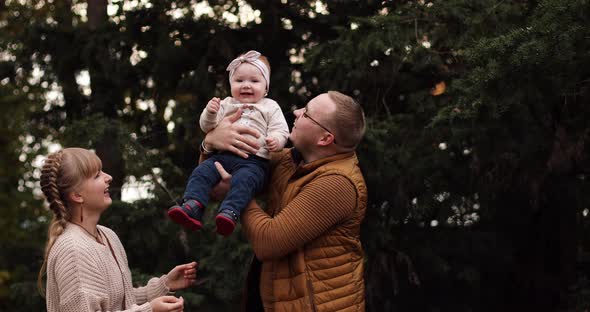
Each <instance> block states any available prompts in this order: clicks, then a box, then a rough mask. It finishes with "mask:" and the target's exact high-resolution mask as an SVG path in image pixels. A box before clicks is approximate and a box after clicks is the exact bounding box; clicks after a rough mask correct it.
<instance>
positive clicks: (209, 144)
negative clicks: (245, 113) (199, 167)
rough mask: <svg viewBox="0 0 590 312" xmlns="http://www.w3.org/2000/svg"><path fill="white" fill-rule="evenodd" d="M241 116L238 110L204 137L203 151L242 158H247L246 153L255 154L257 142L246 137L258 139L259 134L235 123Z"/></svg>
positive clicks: (240, 111) (240, 110) (257, 147)
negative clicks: (212, 151) (227, 153)
mask: <svg viewBox="0 0 590 312" xmlns="http://www.w3.org/2000/svg"><path fill="white" fill-rule="evenodd" d="M241 116H242V109H241V108H240V109H238V111H236V112H235V113H234V114H233V115H231V116H227V117H225V118H223V119H222V120H221V121H220V122H219V124H218V125H217V127H215V128H214V129H213V130H211V131H209V132H208V133H207V135H206V136H205V139H204V141H203V146H204V147H205V149H206V150H217V151H227V152H231V153H233V154H236V155H238V156H240V157H243V158H248V154H247V153H251V154H256V153H257V152H258V149H259V148H260V146H259V145H258V142H257V141H256V140H255V139H253V138H251V137H248V136H246V135H248V134H249V135H251V136H254V137H256V138H258V137H260V133H258V131H256V130H255V129H253V128H250V127H247V126H244V125H240V124H238V123H236V121H238V120H239V119H240V117H241Z"/></svg>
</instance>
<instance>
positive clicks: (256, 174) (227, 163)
mask: <svg viewBox="0 0 590 312" xmlns="http://www.w3.org/2000/svg"><path fill="white" fill-rule="evenodd" d="M216 161H217V162H219V163H220V164H221V165H222V166H223V168H225V170H226V171H227V172H229V173H230V174H231V175H232V178H231V189H230V191H229V193H228V194H227V196H226V197H225V199H224V200H223V202H222V203H221V204H220V205H219V211H221V210H223V209H230V210H232V211H233V212H234V213H235V214H236V215H238V216H239V215H240V214H241V212H242V210H243V209H244V208H245V207H246V205H248V203H249V202H250V200H251V199H252V198H253V197H254V195H255V194H256V193H258V192H260V191H261V190H262V188H263V187H264V183H265V180H266V177H267V175H268V171H269V164H268V160H267V159H264V158H262V157H258V156H256V155H248V159H244V158H242V157H240V156H237V155H234V154H232V153H229V152H223V153H218V154H213V155H212V156H211V157H209V158H208V159H207V160H205V161H204V162H202V163H201V164H200V165H199V166H198V167H197V168H195V170H193V173H192V174H191V176H190V178H189V180H188V184H187V186H186V190H185V192H184V196H183V197H184V200H188V199H194V200H196V201H198V202H199V203H201V205H203V207H206V206H207V203H208V202H209V191H211V189H212V188H213V187H214V186H215V185H216V184H217V183H218V182H219V181H220V180H221V175H219V172H218V171H217V168H215V162H216Z"/></svg>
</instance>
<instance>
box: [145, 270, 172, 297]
mask: <svg viewBox="0 0 590 312" xmlns="http://www.w3.org/2000/svg"><path fill="white" fill-rule="evenodd" d="M167 280H168V276H167V275H166V274H164V275H162V276H160V278H152V279H151V280H150V281H149V282H148V285H147V286H148V288H147V293H148V300H152V299H154V298H157V297H160V296H164V295H166V294H168V293H169V292H170V288H168V287H167V286H166V281H167Z"/></svg>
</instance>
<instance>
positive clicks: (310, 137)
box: [202, 91, 367, 311]
mask: <svg viewBox="0 0 590 312" xmlns="http://www.w3.org/2000/svg"><path fill="white" fill-rule="evenodd" d="M294 114H295V117H296V119H295V122H294V124H293V128H292V130H291V133H290V137H289V139H290V140H291V142H292V143H293V148H291V149H284V150H283V151H281V152H278V153H276V154H274V155H272V158H271V168H272V175H271V179H270V183H269V186H268V192H269V201H268V205H267V207H266V209H262V208H261V207H260V206H259V204H258V203H257V202H256V201H255V200H253V201H252V202H251V203H250V205H249V206H248V208H247V209H246V210H245V211H244V212H243V214H242V229H243V231H244V233H245V235H246V237H247V238H248V240H249V241H250V242H251V244H252V248H253V250H254V253H255V255H256V257H255V259H254V260H253V263H252V266H251V268H250V272H249V274H248V279H247V287H246V288H245V294H244V307H243V308H244V310H245V311H341V310H351V311H364V309H365V298H364V296H365V288H364V277H363V271H364V268H363V256H364V253H363V249H362V247H361V243H360V224H361V222H362V220H363V218H364V216H365V209H366V205H367V189H366V186H365V181H364V179H363V176H362V173H361V171H360V169H359V167H358V159H357V157H356V154H355V149H356V146H357V145H358V144H359V142H360V140H361V139H362V137H363V134H364V131H365V117H364V113H363V110H362V108H361V106H360V105H359V104H358V103H357V102H356V101H354V100H353V99H352V98H351V97H349V96H347V95H344V94H342V93H340V92H336V91H329V92H328V93H324V94H320V95H318V96H316V97H315V98H313V99H312V100H311V101H309V103H308V104H307V105H306V106H305V107H304V108H300V109H297V110H295V111H294ZM235 120H237V118H236V117H235V116H234V117H232V118H230V119H226V120H224V121H223V122H222V123H221V124H220V125H219V126H218V127H217V128H216V129H214V130H213V131H211V132H209V133H208V134H207V136H206V137H205V139H204V140H203V144H202V147H203V150H202V152H204V153H206V152H208V151H210V150H226V151H230V152H234V153H238V154H240V153H241V155H242V156H243V157H247V155H248V154H249V153H250V154H255V152H256V149H257V147H258V146H256V142H254V140H249V139H248V138H247V137H246V136H244V135H243V134H247V133H248V134H252V135H254V136H256V135H257V134H256V133H253V132H252V130H251V129H248V128H246V127H242V126H240V125H238V124H235V123H233V122H234V121H235ZM218 170H219V171H220V173H221V175H222V177H224V181H225V182H226V184H227V181H229V179H231V176H229V175H228V174H227V173H226V172H225V171H224V170H223V168H221V167H220V166H219V165H218ZM220 188H223V186H220Z"/></svg>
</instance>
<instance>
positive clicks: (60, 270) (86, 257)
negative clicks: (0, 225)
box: [47, 246, 152, 312]
mask: <svg viewBox="0 0 590 312" xmlns="http://www.w3.org/2000/svg"><path fill="white" fill-rule="evenodd" d="M60 247H62V248H61V250H55V251H56V252H55V253H54V255H55V257H54V258H52V259H50V260H49V262H50V266H49V267H48V289H47V310H48V311H52V312H53V311H60V312H69V311H72V312H73V311H76V312H90V311H92V312H96V311H101V312H105V311H122V310H110V309H109V304H110V298H109V294H108V292H109V291H111V292H112V291H115V290H113V289H109V287H108V285H107V282H106V280H105V276H103V275H102V274H101V272H100V270H98V269H97V263H95V261H94V258H93V255H91V254H89V253H87V252H84V251H83V250H79V249H75V248H71V247H70V248H68V246H60ZM58 248H59V247H58ZM52 252H53V250H52ZM49 270H51V271H49ZM50 280H51V281H52V282H51V283H49V281H50ZM118 291H121V292H122V291H123V289H121V290H118ZM124 311H128V312H150V311H152V308H151V306H150V304H149V303H145V304H143V305H133V306H132V307H131V308H130V309H127V310H124Z"/></svg>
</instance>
